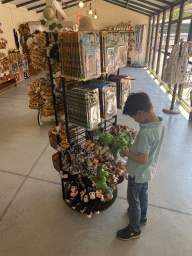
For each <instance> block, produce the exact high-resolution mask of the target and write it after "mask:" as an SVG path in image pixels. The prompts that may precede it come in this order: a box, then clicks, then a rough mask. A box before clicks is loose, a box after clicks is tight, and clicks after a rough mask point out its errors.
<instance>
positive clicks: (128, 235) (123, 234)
mask: <svg viewBox="0 0 192 256" xmlns="http://www.w3.org/2000/svg"><path fill="white" fill-rule="evenodd" d="M140 236H141V230H139V231H135V230H134V229H133V228H132V227H131V225H130V224H129V225H128V226H127V227H126V228H123V229H121V230H119V231H117V237H118V238H119V239H121V240H130V239H133V238H138V237H140Z"/></svg>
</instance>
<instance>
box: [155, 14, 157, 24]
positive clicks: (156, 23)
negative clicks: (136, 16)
mask: <svg viewBox="0 0 192 256" xmlns="http://www.w3.org/2000/svg"><path fill="white" fill-rule="evenodd" d="M156 24H157V15H155V25H156Z"/></svg>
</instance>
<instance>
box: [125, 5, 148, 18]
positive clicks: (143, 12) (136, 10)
mask: <svg viewBox="0 0 192 256" xmlns="http://www.w3.org/2000/svg"><path fill="white" fill-rule="evenodd" d="M127 9H128V10H130V11H133V12H138V13H141V14H143V15H146V16H149V17H150V16H151V14H149V13H146V12H145V11H144V10H143V11H139V10H138V8H136V9H134V8H132V7H128V8H127Z"/></svg>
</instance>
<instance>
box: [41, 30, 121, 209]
mask: <svg viewBox="0 0 192 256" xmlns="http://www.w3.org/2000/svg"><path fill="white" fill-rule="evenodd" d="M46 40H47V46H48V45H49V33H47V34H46ZM60 54H61V60H62V58H63V57H62V43H60ZM48 64H49V70H50V77H51V86H52V92H53V98H54V102H56V97H55V95H54V79H53V75H52V67H51V58H50V56H49V57H48ZM61 66H62V68H61V70H62V71H63V69H64V66H63V62H62V61H61ZM62 73H63V72H62ZM61 82H62V93H63V105H64V109H65V120H64V121H62V122H61V123H60V126H61V127H64V126H65V127H66V137H67V143H69V144H68V145H70V148H71V147H73V146H74V145H84V144H85V142H86V141H87V140H88V139H95V140H96V139H98V136H99V134H100V133H101V132H103V131H107V130H109V129H110V128H111V127H112V126H113V125H116V122H117V115H115V116H113V117H111V118H108V119H107V120H102V121H101V122H100V123H99V124H98V125H97V127H94V128H96V129H94V130H91V129H86V128H84V127H81V126H79V125H74V124H72V123H70V122H69V116H68V104H67V92H66V83H67V82H74V79H71V80H66V78H65V77H64V76H62V77H61ZM86 83H87V82H86V81H84V82H83V84H84V85H85V84H86ZM54 107H55V108H54V109H55V121H56V126H58V125H59V120H58V118H57V117H58V115H57V109H56V104H54ZM70 130H73V131H74V136H70V132H69V131H70ZM56 139H57V143H56V145H54V143H53V144H52V143H50V144H51V146H52V147H53V148H55V149H57V150H58V147H57V145H58V144H59V143H60V142H61V139H60V138H59V136H57V137H56ZM56 154H57V157H58V160H59V168H58V169H57V171H62V152H60V151H59V152H58V153H56ZM54 167H55V166H54ZM61 184H62V193H63V200H65V195H66V193H67V187H68V183H67V182H65V181H64V179H62V178H61ZM116 196H117V189H116V190H114V193H113V198H112V199H111V200H107V201H106V202H102V203H101V205H100V211H101V210H104V209H106V208H108V207H109V206H110V205H111V204H112V203H113V202H114V201H115V199H116ZM67 204H68V205H69V206H71V205H70V203H67ZM76 210H78V208H77V209H76Z"/></svg>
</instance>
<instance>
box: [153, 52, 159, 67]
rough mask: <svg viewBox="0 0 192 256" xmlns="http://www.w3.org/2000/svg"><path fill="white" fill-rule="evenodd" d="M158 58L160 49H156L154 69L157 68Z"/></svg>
mask: <svg viewBox="0 0 192 256" xmlns="http://www.w3.org/2000/svg"><path fill="white" fill-rule="evenodd" d="M157 58H158V51H155V58H154V66H153V70H154V71H156V68H157Z"/></svg>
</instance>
